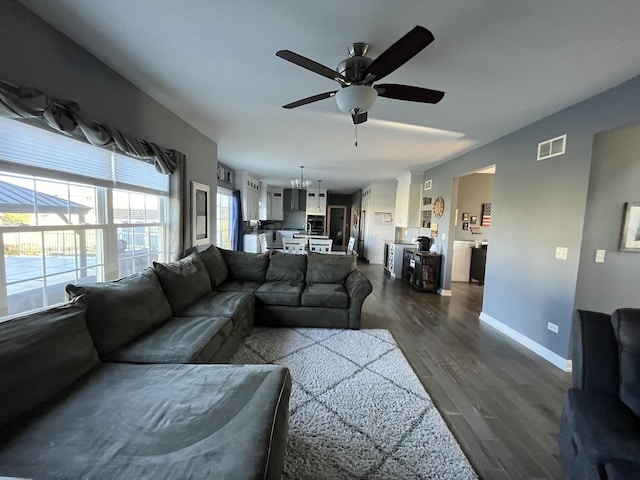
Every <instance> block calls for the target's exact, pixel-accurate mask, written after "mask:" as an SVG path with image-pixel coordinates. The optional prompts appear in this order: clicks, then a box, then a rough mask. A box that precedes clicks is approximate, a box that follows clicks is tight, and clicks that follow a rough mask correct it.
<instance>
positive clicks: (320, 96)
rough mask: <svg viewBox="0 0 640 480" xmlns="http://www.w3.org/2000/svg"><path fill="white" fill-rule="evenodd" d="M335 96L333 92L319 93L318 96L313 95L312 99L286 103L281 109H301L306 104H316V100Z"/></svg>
mask: <svg viewBox="0 0 640 480" xmlns="http://www.w3.org/2000/svg"><path fill="white" fill-rule="evenodd" d="M335 94H336V91H335V90H334V91H333V92H324V93H319V94H318V95H314V96H313V97H307V98H303V99H301V100H298V101H295V102H291V103H287V104H286V105H283V106H282V108H296V107H301V106H302V105H306V104H308V103H313V102H317V101H318V100H324V99H325V98H331V97H333V96H334V95H335Z"/></svg>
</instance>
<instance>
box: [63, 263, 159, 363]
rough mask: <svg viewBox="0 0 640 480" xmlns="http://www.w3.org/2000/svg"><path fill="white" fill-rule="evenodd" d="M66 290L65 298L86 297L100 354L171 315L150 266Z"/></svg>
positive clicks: (93, 333) (119, 345)
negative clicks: (101, 281)
mask: <svg viewBox="0 0 640 480" xmlns="http://www.w3.org/2000/svg"><path fill="white" fill-rule="evenodd" d="M66 290H67V294H68V296H69V298H75V297H79V296H80V295H86V296H87V300H88V301H89V308H88V310H87V327H88V328H89V332H90V333H91V336H92V337H93V341H94V343H95V345H96V349H97V350H98V352H99V353H100V354H101V355H103V354H105V353H109V352H111V351H113V350H115V349H116V348H118V347H121V346H122V345H125V344H126V343H129V342H130V341H132V340H133V339H134V338H136V337H138V336H139V335H141V334H142V333H144V332H146V331H147V330H149V329H150V328H151V327H154V326H156V325H159V324H161V323H164V322H166V321H167V320H168V319H169V318H171V306H170V305H169V302H168V301H167V297H165V295H164V292H163V291H162V286H161V285H160V281H159V280H158V276H157V275H156V272H154V271H153V269H152V268H150V267H149V268H145V269H144V270H142V271H140V272H138V273H134V274H133V275H129V276H127V277H124V278H121V279H119V280H115V281H113V282H105V283H91V284H79V285H67V287H66Z"/></svg>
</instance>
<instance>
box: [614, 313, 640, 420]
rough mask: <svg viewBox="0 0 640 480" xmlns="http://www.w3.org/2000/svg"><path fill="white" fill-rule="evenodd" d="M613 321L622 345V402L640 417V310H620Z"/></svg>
mask: <svg viewBox="0 0 640 480" xmlns="http://www.w3.org/2000/svg"><path fill="white" fill-rule="evenodd" d="M611 320H612V324H613V329H614V331H615V334H616V338H617V339H618V343H619V345H620V347H619V358H620V373H619V375H620V387H619V395H620V400H622V401H623V402H624V403H625V405H627V407H629V408H630V409H631V410H633V412H634V413H635V414H636V415H637V416H639V417H640V309H637V308H620V309H618V310H616V311H615V312H613V314H612V315H611Z"/></svg>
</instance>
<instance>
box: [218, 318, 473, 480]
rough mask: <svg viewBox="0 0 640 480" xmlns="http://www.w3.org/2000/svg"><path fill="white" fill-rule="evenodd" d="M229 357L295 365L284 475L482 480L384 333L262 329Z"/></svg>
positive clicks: (248, 338) (401, 356)
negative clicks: (478, 479) (478, 477)
mask: <svg viewBox="0 0 640 480" xmlns="http://www.w3.org/2000/svg"><path fill="white" fill-rule="evenodd" d="M231 363H254V364H255V363H259V364H262V363H272V364H278V365H284V366H285V367H287V368H289V370H290V372H291V377H292V380H293V388H292V392H291V399H290V402H289V436H288V441H287V455H286V458H285V465H284V472H283V475H282V478H283V479H287V480H293V479H336V480H337V479H340V480H342V479H347V480H349V479H367V480H369V479H380V480H382V479H384V480H398V479H438V480H453V479H455V480H458V479H465V480H466V479H477V476H476V474H475V473H474V471H473V469H472V468H471V465H470V464H469V462H468V460H467V458H466V457H465V456H464V454H463V453H462V450H461V449H460V446H459V445H458V443H457V442H456V440H455V439H454V437H453V435H452V434H451V432H450V431H449V429H448V428H447V426H446V424H445V423H444V420H443V419H442V417H441V416H440V413H439V412H438V410H437V409H436V408H435V407H434V405H433V402H432V401H431V399H430V398H429V395H428V394H427V393H426V392H425V390H424V388H423V387H422V384H421V383H420V381H419V380H418V378H417V377H416V375H415V373H414V372H413V370H412V369H411V366H410V365H409V364H408V363H407V360H406V359H405V357H404V355H403V354H402V352H401V351H400V349H399V348H398V346H397V345H396V343H395V341H394V339H393V337H392V336H391V333H390V332H389V331H388V330H337V329H321V328H261V327H257V328H255V329H254V330H253V331H252V333H251V335H249V336H248V337H247V338H246V339H245V341H244V343H243V344H242V346H241V347H240V349H239V350H238V352H237V353H236V354H235V355H234V357H233V359H232V360H231Z"/></svg>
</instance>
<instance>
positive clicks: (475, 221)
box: [470, 215, 478, 225]
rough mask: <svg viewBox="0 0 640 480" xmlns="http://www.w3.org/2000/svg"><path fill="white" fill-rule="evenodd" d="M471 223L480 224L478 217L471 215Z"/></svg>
mask: <svg viewBox="0 0 640 480" xmlns="http://www.w3.org/2000/svg"><path fill="white" fill-rule="evenodd" d="M470 223H471V225H475V224H476V223H478V217H476V216H475V215H471V220H470Z"/></svg>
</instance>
